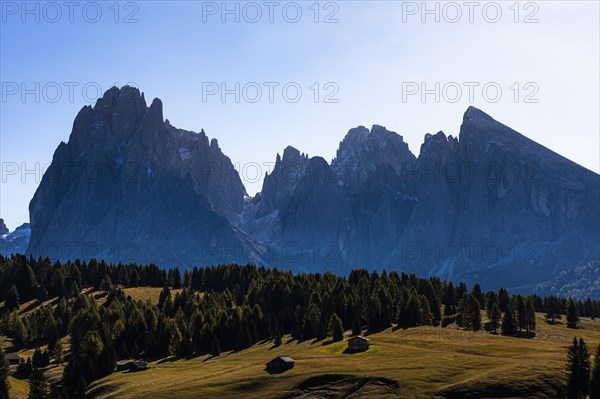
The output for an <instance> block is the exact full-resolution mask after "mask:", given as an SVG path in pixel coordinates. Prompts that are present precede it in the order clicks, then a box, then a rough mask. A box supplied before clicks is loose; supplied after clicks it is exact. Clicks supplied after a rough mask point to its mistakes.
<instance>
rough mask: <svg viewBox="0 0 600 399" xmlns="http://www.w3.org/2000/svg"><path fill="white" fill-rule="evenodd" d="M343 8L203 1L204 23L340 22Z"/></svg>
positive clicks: (317, 4)
mask: <svg viewBox="0 0 600 399" xmlns="http://www.w3.org/2000/svg"><path fill="white" fill-rule="evenodd" d="M339 11H340V5H339V3H338V2H333V1H324V2H323V1H314V2H311V1H300V2H295V1H284V2H280V1H203V2H202V23H209V22H219V23H223V24H225V23H237V24H239V23H247V24H257V23H269V24H273V23H278V22H282V23H289V24H296V23H299V22H301V21H311V22H314V23H316V24H336V23H338V22H339V18H338V17H339Z"/></svg>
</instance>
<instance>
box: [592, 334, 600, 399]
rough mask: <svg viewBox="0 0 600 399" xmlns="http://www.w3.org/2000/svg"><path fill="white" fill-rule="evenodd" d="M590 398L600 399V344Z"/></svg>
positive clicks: (595, 358)
mask: <svg viewBox="0 0 600 399" xmlns="http://www.w3.org/2000/svg"><path fill="white" fill-rule="evenodd" d="M590 399H600V344H598V348H596V356H595V357H594V369H593V370H592V376H591V381H590Z"/></svg>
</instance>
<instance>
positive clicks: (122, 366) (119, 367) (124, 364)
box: [115, 360, 129, 371]
mask: <svg viewBox="0 0 600 399" xmlns="http://www.w3.org/2000/svg"><path fill="white" fill-rule="evenodd" d="M123 370H129V362H128V361H126V360H121V361H118V362H117V364H116V367H115V371H123Z"/></svg>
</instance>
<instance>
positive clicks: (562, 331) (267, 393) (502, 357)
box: [1, 287, 600, 399]
mask: <svg viewBox="0 0 600 399" xmlns="http://www.w3.org/2000/svg"><path fill="white" fill-rule="evenodd" d="M160 290H161V289H160V288H148V287H140V288H126V289H125V290H124V291H125V293H126V295H130V296H131V297H132V298H135V299H143V300H145V299H149V300H150V301H152V302H156V301H157V300H158V295H159V293H160ZM86 292H87V293H88V294H89V295H91V296H93V297H94V298H96V300H97V301H98V302H99V303H101V302H103V301H104V300H105V296H104V294H100V293H98V292H92V291H89V290H86ZM44 303H45V304H54V303H55V300H49V301H46V302H44ZM39 305H40V303H36V302H35V301H32V302H30V303H25V304H22V305H21V307H20V309H19V313H20V314H25V313H28V312H31V311H33V310H34V309H35V308H36V307H37V306H39ZM537 317H538V320H537V331H536V337H535V338H532V339H526V338H512V337H505V336H501V335H494V334H490V333H486V332H483V331H480V332H477V333H472V332H468V331H463V330H459V329H456V328H454V327H452V326H449V327H448V328H444V329H442V328H436V327H418V328H412V329H406V330H403V329H392V328H390V329H387V330H385V331H382V332H380V333H376V334H372V335H369V338H370V339H371V340H372V346H371V349H370V350H369V351H367V352H365V353H357V354H347V353H345V352H344V350H345V348H346V342H345V341H343V342H336V343H331V342H328V341H325V342H324V341H305V342H297V341H292V340H290V339H289V337H285V338H284V344H283V345H282V346H281V347H277V348H275V347H273V344H272V342H262V343H259V344H257V345H254V346H252V347H251V348H249V349H246V350H243V351H240V352H228V353H224V354H222V355H221V356H219V357H216V358H211V357H209V356H201V357H196V358H192V359H174V358H166V359H160V360H156V361H154V362H152V363H151V364H150V366H151V368H150V369H149V370H148V371H143V372H137V373H130V372H115V373H113V374H111V375H110V376H108V377H106V378H104V379H101V380H99V381H96V382H94V383H93V384H92V385H91V386H90V387H89V389H88V394H89V396H90V397H92V398H105V399H108V398H173V397H177V398H215V397H222V398H233V399H235V398H261V399H267V398H289V399H291V398H351V399H358V398H374V397H377V398H449V399H453V398H460V399H469V398H554V395H555V391H556V388H557V387H558V386H560V385H561V384H562V383H563V381H564V379H565V361H566V353H567V347H568V346H569V344H570V343H571V341H572V339H573V336H574V335H577V336H578V337H583V338H584V339H585V340H586V342H587V343H588V345H589V346H590V348H592V350H591V352H592V353H593V352H594V351H593V348H595V345H597V344H598V343H599V342H600V320H590V319H587V318H583V319H582V323H581V328H580V329H577V330H572V329H568V328H567V327H566V326H565V325H564V324H560V323H559V324H556V325H551V324H548V323H546V322H545V321H544V320H543V318H542V315H541V314H538V315H537ZM1 343H2V346H3V347H4V348H5V349H8V351H9V352H10V351H11V347H12V345H11V343H10V340H6V341H2V342H1ZM64 344H65V350H66V351H68V347H69V340H68V339H65V341H64ZM32 353H33V348H27V349H24V350H21V351H19V354H20V355H21V356H23V357H27V356H31V354H32ZM280 355H289V356H291V357H293V358H294V359H296V365H295V367H294V368H293V369H292V370H289V371H287V372H285V373H283V374H274V375H270V374H268V373H267V372H266V371H265V370H264V365H265V363H266V362H268V361H269V360H271V359H272V358H274V357H276V356H280ZM13 368H14V366H13ZM62 369H63V366H57V365H51V367H50V368H49V369H48V371H47V372H46V374H47V376H49V377H56V376H58V375H59V374H60V373H61V372H62ZM10 382H11V386H12V387H11V397H14V398H26V397H27V393H28V390H29V387H28V383H27V380H17V379H15V378H12V377H11V379H10Z"/></svg>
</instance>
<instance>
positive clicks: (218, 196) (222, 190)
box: [28, 87, 258, 267]
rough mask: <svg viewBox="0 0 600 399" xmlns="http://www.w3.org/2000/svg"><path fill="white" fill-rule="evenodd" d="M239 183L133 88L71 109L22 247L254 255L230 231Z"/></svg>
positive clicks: (173, 259) (148, 257) (151, 256)
mask: <svg viewBox="0 0 600 399" xmlns="http://www.w3.org/2000/svg"><path fill="white" fill-rule="evenodd" d="M244 195H245V189H244V186H243V185H242V183H241V180H240V178H239V176H238V175H237V173H236V172H235V170H234V168H233V165H232V163H231V161H230V160H229V158H227V157H226V156H225V155H224V154H223V153H222V152H221V150H220V149H219V146H218V144H217V142H216V140H212V141H211V142H210V143H209V140H208V138H207V136H206V135H205V134H204V132H201V133H193V132H189V131H184V130H180V129H177V128H175V127H173V126H171V124H170V123H169V122H168V121H164V120H163V115H162V103H161V101H160V100H158V99H155V100H154V101H153V102H152V104H151V105H150V106H149V107H147V106H146V102H145V99H144V95H143V94H141V93H140V92H139V91H138V90H137V89H134V88H131V87H124V88H122V89H117V88H112V89H111V90H109V91H107V92H106V93H105V94H104V96H103V97H102V98H101V99H99V100H98V102H97V103H96V105H95V106H94V107H93V108H92V107H89V106H87V107H84V108H83V109H82V110H81V111H80V112H79V114H78V115H77V117H76V119H75V122H74V124H73V131H72V133H71V136H70V138H69V142H68V143H61V144H60V145H59V147H58V148H57V150H56V152H55V154H54V157H53V161H52V164H51V165H50V167H49V168H48V171H47V172H46V173H45V175H44V177H43V179H42V182H41V184H40V186H39V187H38V190H37V191H36V193H35V195H34V197H33V199H32V200H31V203H30V206H29V210H30V220H31V226H32V232H31V241H30V244H29V249H28V252H30V253H32V254H40V255H43V256H46V255H48V256H50V257H53V258H57V259H63V260H64V259H72V258H80V259H90V258H93V257H97V258H104V259H106V260H111V261H123V262H128V261H137V262H154V263H158V264H161V265H165V266H168V265H172V266H175V265H180V266H184V267H190V266H193V265H201V264H213V263H222V262H247V261H252V260H258V259H257V255H256V253H255V252H254V250H253V249H252V248H253V245H254V244H253V243H252V242H251V241H249V240H248V239H247V237H245V236H244V235H243V234H240V233H239V232H238V229H237V227H236V224H237V223H238V215H239V213H241V210H242V207H243V201H244Z"/></svg>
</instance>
